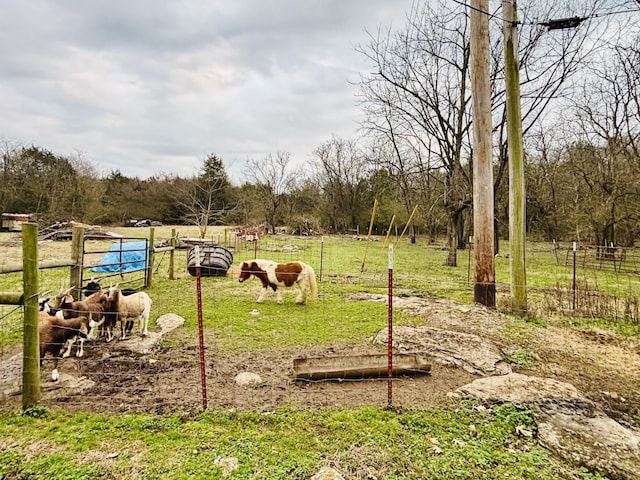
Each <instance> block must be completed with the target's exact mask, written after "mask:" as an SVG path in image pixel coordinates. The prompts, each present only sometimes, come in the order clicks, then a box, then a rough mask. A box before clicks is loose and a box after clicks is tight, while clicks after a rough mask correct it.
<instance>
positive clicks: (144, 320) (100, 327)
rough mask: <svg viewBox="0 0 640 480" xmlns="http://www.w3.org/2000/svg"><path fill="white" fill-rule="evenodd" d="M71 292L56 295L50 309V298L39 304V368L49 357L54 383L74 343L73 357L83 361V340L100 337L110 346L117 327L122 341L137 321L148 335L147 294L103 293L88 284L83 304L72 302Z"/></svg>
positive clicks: (101, 290)
mask: <svg viewBox="0 0 640 480" xmlns="http://www.w3.org/2000/svg"><path fill="white" fill-rule="evenodd" d="M71 291H72V289H69V290H67V291H65V292H62V293H61V294H59V295H57V296H56V297H55V299H54V302H53V305H50V304H49V301H50V299H49V298H43V299H40V300H39V309H40V312H39V318H38V332H39V337H40V365H42V362H43V360H44V357H45V355H46V354H47V353H49V354H51V356H52V357H53V359H54V360H53V362H54V364H53V371H52V372H51V379H52V380H53V381H56V380H58V360H59V359H60V358H65V357H68V356H70V355H71V351H72V348H73V346H74V345H75V343H76V342H77V343H78V347H77V352H76V356H77V357H82V356H83V355H84V341H85V340H87V339H88V340H95V339H96V338H98V337H99V336H101V337H104V338H105V339H106V340H107V341H108V342H110V341H111V340H113V338H115V334H114V330H115V328H116V325H117V324H118V323H120V337H119V338H120V339H121V340H125V339H126V338H127V335H130V334H131V332H132V330H133V323H134V321H135V320H136V319H137V320H139V325H140V333H141V334H142V335H143V336H146V335H147V333H148V331H149V315H150V313H151V298H150V297H149V295H147V293H145V292H135V291H131V290H129V291H127V290H123V289H120V288H119V287H118V286H115V287H110V288H108V289H102V288H101V287H100V285H99V284H98V283H97V282H89V284H87V286H86V287H85V288H84V289H83V291H84V293H85V295H86V298H85V299H84V300H74V298H73V296H72V295H71Z"/></svg>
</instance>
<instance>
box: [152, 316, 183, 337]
mask: <svg viewBox="0 0 640 480" xmlns="http://www.w3.org/2000/svg"><path fill="white" fill-rule="evenodd" d="M184 322H185V320H184V318H182V317H181V316H180V315H176V314H175V313H165V314H164V315H160V316H159V317H158V318H157V319H156V325H158V326H159V327H160V328H161V329H162V331H161V332H160V333H161V334H162V335H164V334H165V333H168V332H170V331H172V330H175V329H176V328H178V327H181V326H182V325H184Z"/></svg>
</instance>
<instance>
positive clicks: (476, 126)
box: [469, 0, 496, 307]
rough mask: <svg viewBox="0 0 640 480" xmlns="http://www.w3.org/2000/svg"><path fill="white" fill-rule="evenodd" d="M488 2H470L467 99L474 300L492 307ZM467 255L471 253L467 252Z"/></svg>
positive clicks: (494, 281) (491, 143)
mask: <svg viewBox="0 0 640 480" xmlns="http://www.w3.org/2000/svg"><path fill="white" fill-rule="evenodd" d="M487 11H489V0H473V1H472V2H471V87H472V93H471V99H472V109H473V110H472V112H473V237H474V252H475V275H474V285H473V298H474V301H475V302H477V303H480V304H482V305H485V306H487V307H495V306H496V280H495V265H494V231H493V219H494V213H493V208H494V206H493V203H494V199H493V162H492V154H493V142H492V138H493V133H492V127H491V88H490V81H489V64H490V58H489V16H488V15H486V13H484V12H487ZM469 253H471V252H469Z"/></svg>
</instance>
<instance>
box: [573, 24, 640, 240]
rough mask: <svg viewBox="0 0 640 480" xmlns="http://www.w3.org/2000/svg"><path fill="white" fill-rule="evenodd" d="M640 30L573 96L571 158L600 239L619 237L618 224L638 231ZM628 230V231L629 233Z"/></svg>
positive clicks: (590, 221)
mask: <svg viewBox="0 0 640 480" xmlns="http://www.w3.org/2000/svg"><path fill="white" fill-rule="evenodd" d="M639 62H640V34H636V36H635V37H632V38H631V40H630V41H629V40H627V43H626V44H624V45H615V46H614V47H613V48H612V49H611V50H610V51H609V53H608V54H606V55H603V57H602V59H601V61H600V62H598V63H597V64H592V69H591V75H590V76H589V77H588V79H587V80H586V81H585V82H584V83H583V84H582V85H581V87H580V90H579V91H580V93H579V94H578V95H576V98H575V99H574V111H575V117H574V118H575V122H572V125H573V126H574V128H575V130H577V131H576V136H577V141H576V142H575V143H574V144H573V145H571V146H570V148H568V149H567V161H568V162H569V165H570V167H571V169H572V171H573V172H574V174H575V176H576V179H577V180H578V182H577V183H578V185H579V186H580V187H579V190H578V192H580V205H581V207H582V208H580V209H579V210H580V211H582V213H583V214H584V216H583V219H584V223H586V224H587V225H589V226H590V229H591V230H592V234H593V237H594V239H595V241H596V242H597V244H598V245H600V246H603V247H605V248H604V250H603V252H605V253H607V252H608V250H607V248H608V247H610V245H611V244H616V243H618V242H619V239H618V238H617V237H618V235H617V230H618V229H622V230H623V231H626V232H628V234H627V235H625V236H626V238H625V239H622V242H623V243H627V244H628V243H630V242H632V241H633V237H634V235H635V234H636V233H637V231H638V221H639V218H640V215H639V214H638V206H639V205H640V187H639V186H638V182H637V178H638V176H640V64H639ZM629 233H630V234H629Z"/></svg>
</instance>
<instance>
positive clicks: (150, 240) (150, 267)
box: [147, 227, 156, 288]
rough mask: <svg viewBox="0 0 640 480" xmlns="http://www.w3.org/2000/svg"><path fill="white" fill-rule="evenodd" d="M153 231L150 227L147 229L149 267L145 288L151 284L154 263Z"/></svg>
mask: <svg viewBox="0 0 640 480" xmlns="http://www.w3.org/2000/svg"><path fill="white" fill-rule="evenodd" d="M155 231H156V229H155V228H153V227H151V228H150V229H149V253H148V255H149V257H148V260H149V266H148V268H147V288H149V287H150V286H151V284H152V283H153V262H154V261H155V257H156V252H154V251H153V249H154V245H155V240H154V238H155Z"/></svg>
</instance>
